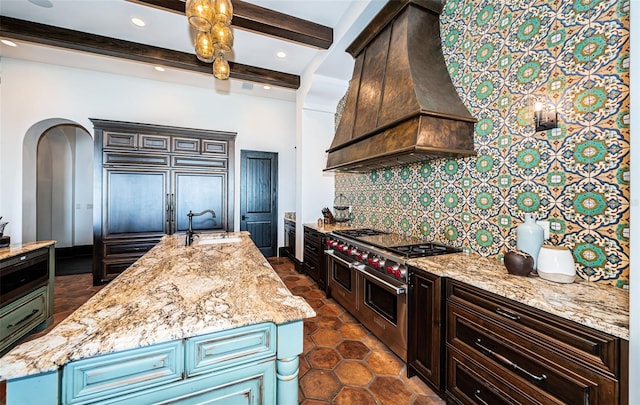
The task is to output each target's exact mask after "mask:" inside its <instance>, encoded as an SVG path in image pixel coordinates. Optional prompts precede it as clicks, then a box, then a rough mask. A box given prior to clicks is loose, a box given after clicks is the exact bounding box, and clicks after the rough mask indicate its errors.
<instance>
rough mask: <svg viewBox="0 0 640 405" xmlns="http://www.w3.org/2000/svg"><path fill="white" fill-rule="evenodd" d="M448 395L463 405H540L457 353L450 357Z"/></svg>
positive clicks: (450, 352)
mask: <svg viewBox="0 0 640 405" xmlns="http://www.w3.org/2000/svg"><path fill="white" fill-rule="evenodd" d="M447 370H448V373H447V377H448V382H447V387H448V388H447V394H448V396H449V397H453V398H455V400H456V402H457V403H463V404H481V405H483V404H491V405H503V404H505V405H506V404H540V403H542V402H541V401H539V400H535V399H533V398H531V397H528V396H525V395H523V394H522V393H521V392H520V391H518V390H517V389H515V388H513V387H511V386H510V385H509V384H508V383H507V382H505V381H504V380H502V379H501V378H499V377H497V376H495V375H493V374H492V373H490V372H489V371H488V370H486V369H483V368H482V367H480V366H478V365H477V364H476V363H474V362H472V361H470V360H469V359H467V358H466V357H465V356H463V355H461V354H460V353H458V352H457V351H456V350H450V351H449V352H448V355H447Z"/></svg>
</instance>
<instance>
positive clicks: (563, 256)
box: [538, 244, 576, 283]
mask: <svg viewBox="0 0 640 405" xmlns="http://www.w3.org/2000/svg"><path fill="white" fill-rule="evenodd" d="M538 275H539V276H540V277H541V278H544V279H545V280H549V281H555V282H556V283H573V282H574V280H575V279H576V265H575V262H574V261H573V253H571V250H569V249H568V248H566V247H564V246H555V245H550V244H545V245H542V247H541V248H540V252H539V253H538Z"/></svg>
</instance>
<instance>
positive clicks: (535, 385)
mask: <svg viewBox="0 0 640 405" xmlns="http://www.w3.org/2000/svg"><path fill="white" fill-rule="evenodd" d="M447 319H448V322H449V325H448V327H447V343H448V344H449V345H451V346H452V347H455V348H457V349H459V350H460V351H461V352H463V353H465V354H466V355H468V356H469V357H470V358H472V359H474V360H475V361H476V362H478V363H479V364H482V365H484V366H486V367H487V368H489V369H492V370H495V371H496V373H497V374H499V375H501V376H503V377H504V378H505V379H508V380H509V381H510V382H511V383H512V384H514V385H516V386H518V387H519V388H520V389H522V390H523V391H524V392H527V393H529V394H530V395H532V396H535V397H538V396H541V395H548V396H549V397H550V398H552V400H553V401H554V402H564V403H570V404H587V403H590V400H593V401H595V402H594V403H597V402H598V400H597V398H598V396H599V395H600V394H603V393H605V392H608V394H607V396H606V397H607V398H610V399H614V398H617V394H615V393H614V392H617V384H616V382H615V380H612V379H610V378H606V376H602V375H598V374H597V373H595V372H594V371H591V370H590V369H587V368H585V367H582V366H580V365H578V364H575V363H571V362H567V361H566V360H565V359H563V358H562V357H561V356H560V355H559V354H558V353H556V352H553V351H551V350H549V349H547V348H545V347H540V346H536V345H535V344H532V343H531V341H530V340H528V339H527V338H523V337H520V336H519V335H517V334H515V333H512V332H511V331H509V330H507V329H504V328H502V327H501V326H499V325H497V324H493V323H491V322H487V320H486V319H483V318H480V317H477V316H475V315H474V314H472V313H471V312H468V311H466V310H465V309H464V308H462V307H459V306H457V305H455V304H451V303H450V304H449V305H448V306H447ZM599 390H602V392H601V393H599V392H598V391H599Z"/></svg>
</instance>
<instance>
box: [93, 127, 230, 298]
mask: <svg viewBox="0 0 640 405" xmlns="http://www.w3.org/2000/svg"><path fill="white" fill-rule="evenodd" d="M92 122H93V124H94V129H95V135H94V152H95V154H94V156H95V157H94V159H95V170H94V201H95V205H94V263H93V279H94V284H96V285H97V284H101V283H104V282H106V281H109V280H111V279H113V278H114V277H115V276H117V275H118V274H119V273H120V272H122V271H124V270H125V269H126V268H127V267H129V265H131V264H132V263H133V262H134V261H136V260H137V259H138V258H139V257H141V256H142V255H144V253H146V252H147V251H148V250H149V249H151V248H152V247H153V246H154V245H155V244H156V243H157V242H158V241H159V240H160V238H161V237H162V236H164V235H166V234H172V233H175V232H184V231H185V230H187V229H188V218H187V213H188V212H189V211H190V210H192V211H193V212H200V211H203V210H205V209H212V210H213V211H214V212H215V213H216V218H212V217H211V216H208V215H207V216H199V217H194V218H193V229H194V230H210V231H232V230H233V167H234V164H233V159H234V142H235V134H232V133H228V132H219V131H205V130H198V129H187V128H176V127H166V126H159V125H150V124H136V123H128V122H119V121H105V120H96V119H92Z"/></svg>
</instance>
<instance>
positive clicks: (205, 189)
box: [174, 172, 227, 231]
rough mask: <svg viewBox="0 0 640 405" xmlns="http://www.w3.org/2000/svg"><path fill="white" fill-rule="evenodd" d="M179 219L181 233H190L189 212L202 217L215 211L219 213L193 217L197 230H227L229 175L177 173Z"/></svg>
mask: <svg viewBox="0 0 640 405" xmlns="http://www.w3.org/2000/svg"><path fill="white" fill-rule="evenodd" d="M174 183H175V195H176V197H175V200H176V201H175V216H176V221H177V225H178V227H177V230H178V231H186V230H187V229H189V218H188V217H187V214H188V213H189V211H193V212H194V213H198V212H201V211H204V210H206V209H211V210H213V211H214V212H215V213H216V217H215V218H212V217H211V215H210V214H208V213H207V214H205V215H201V216H197V217H193V229H194V230H224V228H223V224H224V223H226V221H225V219H226V218H225V215H226V205H225V202H226V198H227V197H226V190H227V176H226V174H225V173H198V172H175V173H174Z"/></svg>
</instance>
